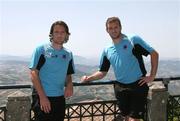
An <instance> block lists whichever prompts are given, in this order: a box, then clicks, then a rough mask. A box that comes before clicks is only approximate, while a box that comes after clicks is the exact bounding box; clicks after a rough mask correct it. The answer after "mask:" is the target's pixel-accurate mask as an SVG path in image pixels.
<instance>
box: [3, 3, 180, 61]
mask: <svg viewBox="0 0 180 121" xmlns="http://www.w3.org/2000/svg"><path fill="white" fill-rule="evenodd" d="M112 16H117V17H119V18H120V20H121V24H122V32H123V33H124V34H127V35H131V34H136V35H139V36H140V37H142V38H143V39H144V40H145V41H146V42H147V43H148V44H150V45H151V46H152V47H153V48H155V50H157V51H158V52H159V55H160V58H180V0H0V55H15V56H29V55H31V54H32V52H33V50H34V49H35V47H36V46H37V45H39V44H42V43H44V42H48V41H49V36H48V35H49V30H50V26H51V24H52V23H53V22H55V21H57V20H63V21H65V22H66V23H67V24H68V26H69V29H70V33H71V35H70V39H69V41H68V43H66V44H65V45H64V46H65V47H66V48H68V49H70V50H71V51H72V52H73V54H74V55H79V56H83V57H86V58H98V57H99V56H100V55H101V53H102V50H103V49H104V47H106V46H108V45H109V44H111V43H112V40H111V38H110V37H109V35H108V33H107V32H106V28H105V22H106V19H107V18H108V17H112Z"/></svg>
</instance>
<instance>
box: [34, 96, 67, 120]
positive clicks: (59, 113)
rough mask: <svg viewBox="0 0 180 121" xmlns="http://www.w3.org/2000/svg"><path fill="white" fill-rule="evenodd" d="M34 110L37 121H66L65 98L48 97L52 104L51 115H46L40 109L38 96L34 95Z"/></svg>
mask: <svg viewBox="0 0 180 121" xmlns="http://www.w3.org/2000/svg"><path fill="white" fill-rule="evenodd" d="M32 99H33V102H32V110H33V111H34V119H35V121H64V117H65V98H64V96H59V97H48V99H49V101H50V103H51V111H50V113H44V111H42V110H41V108H40V103H39V97H38V95H37V94H35V93H34V94H33V95H32Z"/></svg>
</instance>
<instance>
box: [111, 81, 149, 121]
mask: <svg viewBox="0 0 180 121" xmlns="http://www.w3.org/2000/svg"><path fill="white" fill-rule="evenodd" d="M138 82H139V81H136V82H134V83H131V84H122V83H119V82H117V83H115V84H114V91H115V96H116V98H117V104H118V106H119V109H120V114H121V115H122V116H130V117H132V118H136V119H143V118H144V113H145V106H146V103H147V95H148V90H149V87H148V85H147V84H144V85H142V86H139V85H138Z"/></svg>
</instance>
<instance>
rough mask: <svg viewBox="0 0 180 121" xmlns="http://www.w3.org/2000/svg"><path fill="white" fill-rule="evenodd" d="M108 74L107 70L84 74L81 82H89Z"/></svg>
mask: <svg viewBox="0 0 180 121" xmlns="http://www.w3.org/2000/svg"><path fill="white" fill-rule="evenodd" d="M106 74H107V72H105V71H97V72H95V73H93V74H92V75H89V76H83V77H82V78H81V83H87V82H90V81H93V80H99V79H102V78H103V77H105V76H106Z"/></svg>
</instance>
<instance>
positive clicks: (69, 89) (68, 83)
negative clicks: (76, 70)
mask: <svg viewBox="0 0 180 121" xmlns="http://www.w3.org/2000/svg"><path fill="white" fill-rule="evenodd" d="M72 95H73V83H72V76H71V74H69V75H67V76H66V87H65V92H64V96H65V97H70V96H72Z"/></svg>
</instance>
